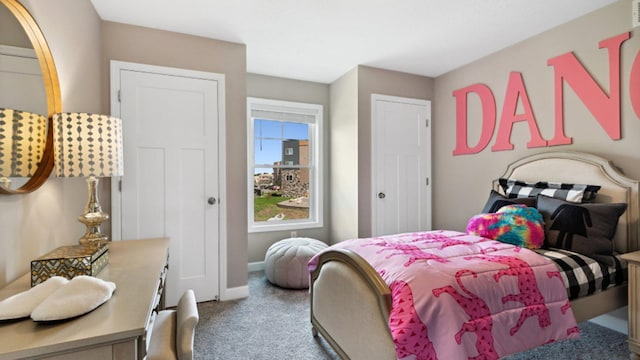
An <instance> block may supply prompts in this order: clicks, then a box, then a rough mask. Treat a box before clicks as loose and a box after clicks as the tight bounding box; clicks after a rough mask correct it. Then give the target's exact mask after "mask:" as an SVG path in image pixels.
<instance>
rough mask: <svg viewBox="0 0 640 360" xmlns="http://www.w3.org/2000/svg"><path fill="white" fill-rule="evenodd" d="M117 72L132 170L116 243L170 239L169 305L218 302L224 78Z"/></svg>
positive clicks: (120, 196)
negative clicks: (189, 295)
mask: <svg viewBox="0 0 640 360" xmlns="http://www.w3.org/2000/svg"><path fill="white" fill-rule="evenodd" d="M116 71H117V72H118V75H117V76H118V82H119V89H118V90H119V93H120V101H119V114H118V115H119V116H120V117H121V118H122V122H123V136H124V154H125V159H124V166H125V169H124V176H123V177H122V184H121V186H120V191H119V192H117V191H116V192H113V196H114V223H113V224H114V234H113V237H114V238H121V239H142V238H152V237H168V238H169V239H170V248H169V250H170V257H169V273H168V275H167V297H166V300H167V306H173V305H176V304H177V301H178V299H179V298H180V295H182V293H184V291H185V290H187V289H193V290H194V291H195V293H196V295H197V300H198V301H208V300H215V299H218V297H219V264H220V261H219V241H220V239H219V238H220V208H219V203H218V197H219V196H220V186H219V179H220V176H222V174H221V173H220V169H219V167H220V165H219V154H218V152H219V147H218V144H219V123H220V122H221V121H223V113H222V112H221V106H222V105H221V104H223V103H224V102H223V100H222V97H221V94H223V93H224V78H223V77H222V76H221V75H217V74H208V73H204V74H203V73H190V72H188V71H185V70H180V71H179V70H177V69H176V70H175V71H174V70H172V69H167V68H156V67H149V68H146V69H138V68H133V69H130V68H127V67H126V66H124V67H122V68H120V69H117V70H116ZM116 210H118V211H117V212H116Z"/></svg>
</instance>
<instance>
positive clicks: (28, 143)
mask: <svg viewBox="0 0 640 360" xmlns="http://www.w3.org/2000/svg"><path fill="white" fill-rule="evenodd" d="M47 120H48V119H47V117H46V116H44V115H40V114H34V113H30V112H27V111H20V110H14V109H6V108H0V186H3V187H5V188H7V189H9V188H11V179H10V178H12V177H16V178H29V177H31V176H33V175H34V174H35V172H36V170H37V169H38V165H39V164H40V161H41V160H42V154H44V148H45V145H46V140H47Z"/></svg>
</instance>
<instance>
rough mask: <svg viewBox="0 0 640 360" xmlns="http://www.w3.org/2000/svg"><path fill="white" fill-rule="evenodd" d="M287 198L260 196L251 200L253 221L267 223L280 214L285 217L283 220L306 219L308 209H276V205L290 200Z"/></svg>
mask: <svg viewBox="0 0 640 360" xmlns="http://www.w3.org/2000/svg"><path fill="white" fill-rule="evenodd" d="M290 199H291V198H289V197H279V196H270V195H267V196H260V197H254V198H253V217H254V220H255V221H267V220H268V219H269V218H272V217H274V216H276V215H278V214H280V213H283V214H284V215H285V220H292V219H308V218H309V209H291V208H281V207H278V203H279V202H282V201H287V200H290Z"/></svg>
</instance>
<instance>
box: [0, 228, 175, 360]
mask: <svg viewBox="0 0 640 360" xmlns="http://www.w3.org/2000/svg"><path fill="white" fill-rule="evenodd" d="M168 251H169V240H168V239H166V238H157V239H145V240H128V241H114V242H111V243H110V244H109V265H107V267H105V268H104V269H103V270H102V272H100V274H98V277H99V278H101V279H104V280H107V281H113V282H115V283H116V291H115V292H114V293H113V296H112V298H111V299H110V300H109V301H107V302H106V303H104V304H103V305H101V306H100V307H99V308H97V309H96V310H94V311H92V312H90V313H88V314H86V315H83V316H80V317H78V318H75V319H71V320H67V321H63V322H58V323H52V324H36V323H34V322H33V321H32V320H31V319H25V320H21V321H16V322H0V359H24V358H28V359H65V360H68V359H92V360H103V359H104V360H107V359H109V360H113V359H143V358H144V356H145V353H146V351H145V349H146V338H147V330H148V329H150V328H151V326H152V322H153V318H154V316H155V311H156V310H158V309H161V308H163V307H164V301H163V296H162V294H163V289H164V281H165V278H166V273H167V269H168ZM29 284H30V276H29V274H26V275H24V276H22V277H20V278H19V279H17V280H16V281H14V282H12V283H11V284H9V285H7V286H6V287H5V288H3V289H0V300H2V299H5V298H7V297H9V296H11V295H13V294H17V293H19V292H22V291H25V290H28V289H29Z"/></svg>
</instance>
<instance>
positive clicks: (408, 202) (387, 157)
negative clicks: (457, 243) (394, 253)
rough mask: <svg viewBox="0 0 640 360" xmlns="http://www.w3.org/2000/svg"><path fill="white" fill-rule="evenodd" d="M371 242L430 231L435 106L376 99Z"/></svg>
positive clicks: (417, 102) (373, 123)
mask: <svg viewBox="0 0 640 360" xmlns="http://www.w3.org/2000/svg"><path fill="white" fill-rule="evenodd" d="M371 104H372V109H371V114H372V118H373V119H372V128H373V130H372V136H373V139H372V147H373V149H372V158H373V187H372V188H373V191H374V193H373V194H372V196H374V199H373V201H372V204H373V212H372V213H373V236H382V235H388V234H394V233H402V232H411V231H424V230H430V229H431V183H430V178H431V127H430V126H431V124H430V117H431V103H430V102H429V101H426V100H417V99H408V98H400V97H395V96H384V95H376V94H374V95H372V97H371Z"/></svg>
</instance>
